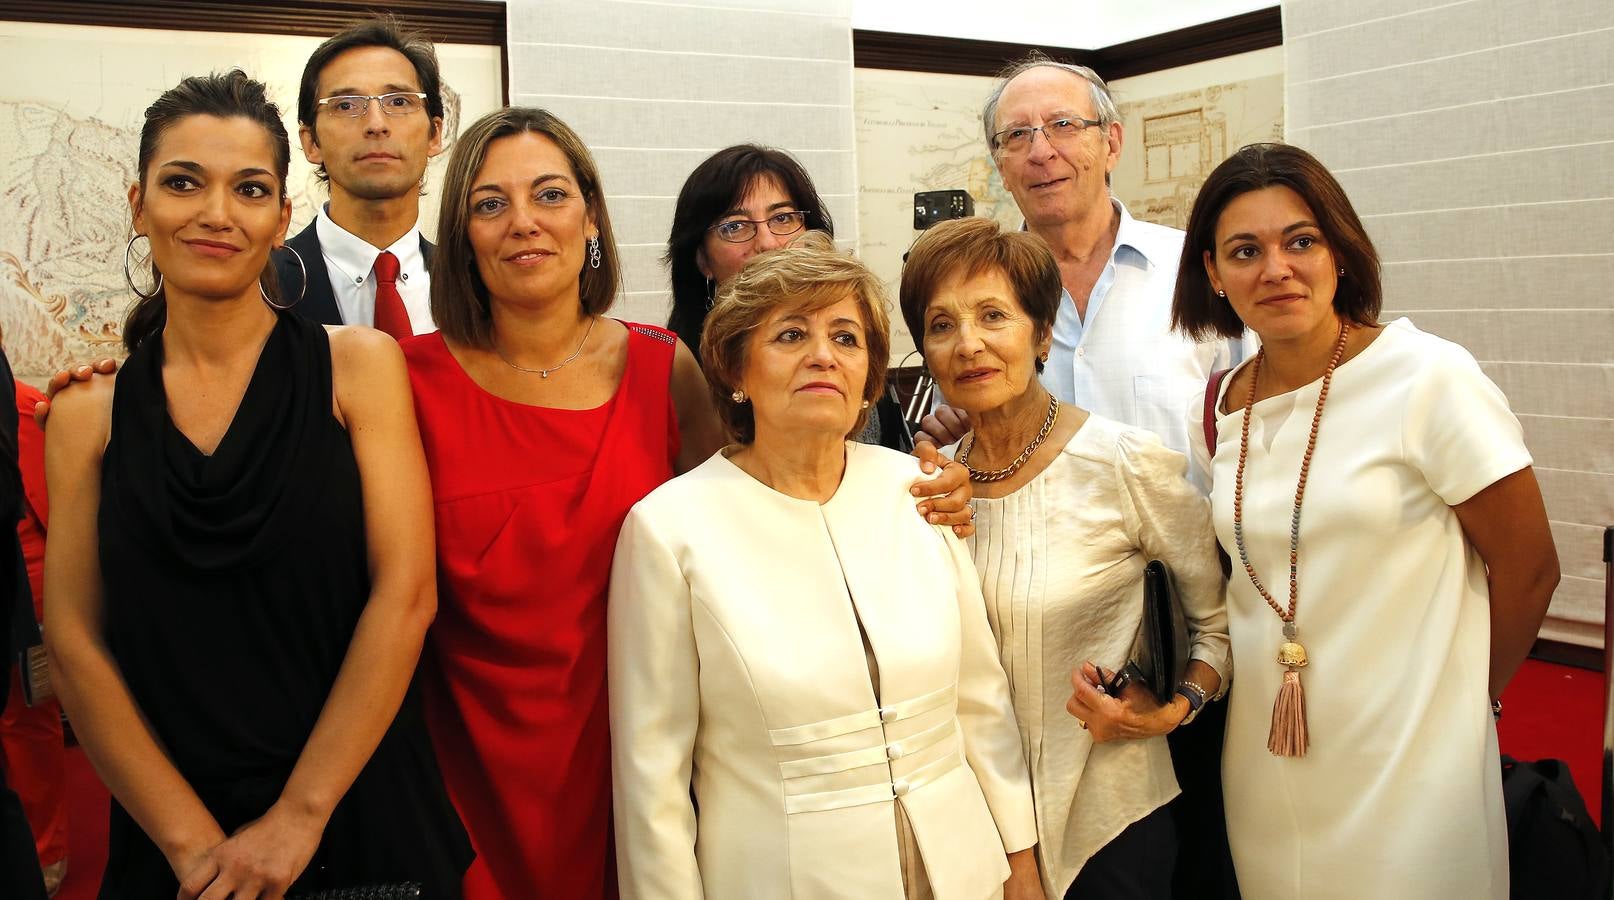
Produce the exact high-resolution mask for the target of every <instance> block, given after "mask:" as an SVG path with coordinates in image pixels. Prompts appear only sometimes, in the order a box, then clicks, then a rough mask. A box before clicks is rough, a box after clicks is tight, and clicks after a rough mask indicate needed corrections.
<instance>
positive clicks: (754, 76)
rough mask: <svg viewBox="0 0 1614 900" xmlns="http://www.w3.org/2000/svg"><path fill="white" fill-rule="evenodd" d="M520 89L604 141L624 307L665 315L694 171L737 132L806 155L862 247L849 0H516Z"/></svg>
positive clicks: (645, 317)
mask: <svg viewBox="0 0 1614 900" xmlns="http://www.w3.org/2000/svg"><path fill="white" fill-rule="evenodd" d="M508 10H509V38H508V42H509V64H510V102H511V104H513V105H517V106H542V107H545V108H548V109H550V110H552V111H553V112H554V113H555V114H556V115H558V116H560V117H561V118H562V119H564V120H565V121H566V123H567V124H568V125H571V126H572V127H573V128H574V129H576V130H577V132H578V134H579V135H581V136H582V138H583V141H584V143H586V144H588V146H589V148H590V149H591V150H592V151H593V153H594V157H595V160H596V162H597V163H598V164H599V167H600V174H601V178H602V180H603V181H604V183H605V191H606V195H607V196H608V198H609V199H610V208H611V223H612V226H613V228H614V229H615V231H616V239H617V245H618V247H619V248H620V250H621V252H622V274H623V285H622V290H623V294H622V296H621V299H619V300H618V301H617V304H616V306H615V307H614V308H613V310H612V314H613V315H615V316H618V317H621V318H625V319H630V320H635V321H642V322H650V323H654V324H658V325H660V324H665V323H666V321H667V313H668V311H669V310H670V308H671V307H670V303H671V294H670V293H669V290H668V282H667V269H666V267H665V266H664V265H662V263H661V256H662V254H663V253H664V252H666V248H667V233H668V230H669V228H670V226H671V224H672V212H673V206H674V203H675V201H676V200H677V198H678V191H679V189H680V188H681V187H682V186H683V183H684V179H685V178H687V177H688V176H689V173H690V171H691V170H693V169H694V168H695V166H696V165H698V164H699V163H700V162H701V161H702V160H704V159H705V158H706V157H708V156H710V155H711V154H712V153H714V152H715V151H717V150H721V149H722V148H724V147H727V146H730V145H732V144H738V143H743V142H748V141H749V142H756V143H761V144H767V145H770V146H775V147H782V148H784V149H786V150H789V151H790V152H791V153H793V154H795V155H796V157H797V158H798V159H800V160H801V162H802V164H803V165H804V166H806V167H807V170H808V172H809V173H810V174H811V175H812V178H813V183H814V185H815V186H816V187H817V188H818V190H819V195H820V196H821V197H823V199H824V201H825V204H826V205H828V206H829V207H830V213H831V215H832V216H833V217H834V220H835V232H836V238H837V240H839V241H842V242H844V243H845V245H846V246H856V241H857V205H856V204H857V197H856V195H855V193H854V192H855V190H856V188H855V172H856V169H855V163H854V160H853V149H852V142H853V138H852V32H851V24H850V18H849V17H850V15H851V12H850V6H849V0H657V2H654V3H647V2H641V0H509V3H508Z"/></svg>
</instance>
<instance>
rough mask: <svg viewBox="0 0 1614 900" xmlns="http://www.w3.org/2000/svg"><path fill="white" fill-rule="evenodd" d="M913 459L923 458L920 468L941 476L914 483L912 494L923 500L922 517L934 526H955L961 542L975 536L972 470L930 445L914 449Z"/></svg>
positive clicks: (920, 509) (920, 512) (919, 445)
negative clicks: (944, 455) (938, 471)
mask: <svg viewBox="0 0 1614 900" xmlns="http://www.w3.org/2000/svg"><path fill="white" fill-rule="evenodd" d="M913 455H914V456H916V457H918V458H919V467H920V468H921V469H922V470H924V471H925V472H935V471H937V469H940V470H941V471H940V474H938V475H937V476H936V477H935V478H924V479H920V480H918V481H915V482H914V483H913V487H911V488H909V491H910V492H912V493H913V495H914V496H915V497H923V498H924V499H923V500H921V501H920V503H919V514H920V515H921V516H924V517H925V521H926V522H929V523H930V524H932V525H951V526H953V533H954V534H956V535H958V536H959V537H961V538H966V537H969V536H970V535H972V534H974V533H975V509H974V507H972V506H970V498H971V497H973V496H974V489H973V488H972V487H971V485H970V475H969V469H966V468H965V467H964V465H963V464H962V463H958V462H954V461H953V460H950V459H946V458H944V457H943V456H942V455H941V453H939V452H938V451H937V450H936V446H935V445H934V444H930V443H920V444H917V445H915V446H914V448H913Z"/></svg>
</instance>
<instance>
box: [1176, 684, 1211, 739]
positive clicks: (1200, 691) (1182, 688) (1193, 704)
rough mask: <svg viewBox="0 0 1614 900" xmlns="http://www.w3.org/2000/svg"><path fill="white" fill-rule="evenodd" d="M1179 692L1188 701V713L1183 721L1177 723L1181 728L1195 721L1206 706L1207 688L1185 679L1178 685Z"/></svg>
mask: <svg viewBox="0 0 1614 900" xmlns="http://www.w3.org/2000/svg"><path fill="white" fill-rule="evenodd" d="M1177 694H1178V696H1180V697H1182V698H1183V699H1184V700H1187V701H1188V715H1186V716H1183V717H1182V721H1180V722H1178V723H1177V726H1178V727H1179V728H1180V727H1182V726H1184V725H1187V724H1188V723H1189V722H1192V721H1194V717H1195V716H1197V715H1199V711H1200V710H1201V709H1202V708H1204V706H1205V696H1206V695H1205V689H1204V688H1202V687H1200V686H1199V685H1197V684H1194V683H1193V682H1192V681H1184V682H1182V683H1181V684H1179V685H1177Z"/></svg>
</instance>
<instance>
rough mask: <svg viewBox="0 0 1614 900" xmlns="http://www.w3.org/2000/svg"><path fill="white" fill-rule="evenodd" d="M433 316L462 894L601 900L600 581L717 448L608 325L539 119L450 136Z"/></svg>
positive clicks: (443, 711)
mask: <svg viewBox="0 0 1614 900" xmlns="http://www.w3.org/2000/svg"><path fill="white" fill-rule="evenodd" d="M438 230H439V235H440V236H441V238H442V242H441V244H440V246H439V247H438V249H437V255H436V258H435V259H434V263H435V265H434V269H433V277H432V298H431V303H432V316H433V318H434V319H435V320H436V322H437V325H438V327H439V328H440V329H441V330H440V331H439V332H437V333H436V334H431V335H423V336H421V337H418V338H415V339H413V340H409V341H406V342H404V353H405V356H406V358H407V359H408V362H409V372H410V377H411V379H412V380H413V384H414V393H415V406H416V410H417V414H418V415H419V417H420V430H421V437H422V439H423V441H424V443H425V446H426V456H427V462H428V465H429V468H430V470H431V472H432V493H433V499H434V502H435V507H436V518H437V527H438V528H439V529H440V531H439V540H438V542H437V557H438V562H439V566H440V568H439V575H438V578H439V581H440V584H441V594H442V598H443V603H442V607H441V609H440V611H439V613H438V617H437V622H436V624H435V626H434V628H433V632H432V638H431V642H430V647H429V650H428V660H427V663H426V665H425V667H424V676H425V683H426V691H427V694H426V696H427V712H428V716H429V719H430V722H431V726H432V732H433V737H434V738H435V742H436V745H437V747H438V748H440V750H439V753H440V757H439V758H440V760H441V763H442V766H443V772H444V775H445V777H446V779H447V782H448V786H449V792H450V794H451V795H452V796H453V798H454V801H455V803H456V804H457V805H458V807H459V809H460V811H461V815H462V817H463V818H464V820H465V822H466V824H467V827H468V828H469V830H470V832H471V839H472V843H473V844H474V845H475V846H476V850H477V859H476V862H475V864H474V865H473V866H472V868H471V870H470V871H469V872H468V873H467V874H466V881H465V888H466V896H467V897H468V898H517V897H520V898H529V897H530V898H537V897H567V898H596V897H612V896H615V894H616V888H615V882H616V878H615V871H614V865H613V864H612V862H611V858H610V819H609V810H610V804H609V799H608V798H609V796H610V793H609V791H610V781H611V772H610V735H609V732H608V728H607V722H606V708H605V679H604V672H605V604H604V601H603V598H604V595H605V591H606V582H607V579H608V577H609V574H610V570H611V554H612V550H613V548H614V547H615V545H616V533H617V529H618V528H619V527H620V525H621V523H622V519H623V517H624V516H625V515H626V513H627V510H628V508H629V507H630V506H632V505H633V504H634V503H635V502H636V501H638V500H639V498H641V497H643V496H644V495H645V494H647V493H649V492H650V490H651V489H652V488H654V487H656V486H657V485H659V484H661V483H662V482H663V481H665V480H667V479H668V478H670V477H671V476H672V474H673V472H674V470H675V467H677V468H683V467H684V466H679V462H680V461H681V460H683V461H685V466H687V465H689V464H690V463H692V462H694V461H698V460H700V459H704V458H705V457H706V456H708V455H710V454H711V452H712V451H713V450H714V449H715V448H716V447H717V445H718V441H719V436H718V435H719V431H718V426H717V422H716V419H715V417H714V415H713V413H712V411H711V406H710V402H709V401H708V400H707V399H706V396H705V393H706V391H705V381H704V379H703V378H702V377H701V374H700V370H699V368H698V367H697V366H696V364H695V361H694V358H693V357H692V356H691V355H690V354H689V353H688V352H687V351H685V350H684V349H683V348H682V347H677V346H675V344H676V341H675V340H674V339H673V338H672V337H671V336H670V335H669V334H668V333H667V332H665V331H663V330H662V329H659V328H650V327H647V326H642V325H625V324H623V323H621V322H618V321H616V320H614V319H609V318H606V317H605V316H604V312H605V310H606V308H607V307H608V306H609V305H610V303H611V301H612V299H613V298H614V297H615V295H616V289H617V280H618V268H617V256H616V246H615V242H614V241H613V239H612V236H611V225H610V219H609V218H608V216H607V214H606V210H605V204H604V200H603V196H602V194H601V190H600V182H599V177H598V174H597V171H596V169H595V167H594V163H593V160H592V159H591V158H590V157H589V154H588V150H587V149H586V148H585V147H584V146H583V144H582V142H581V141H579V140H578V138H577V136H576V135H575V134H574V133H573V132H572V131H571V129H570V128H568V127H567V126H566V125H565V124H564V123H562V122H561V121H559V120H558V119H556V118H555V117H554V116H552V115H551V114H549V113H548V112H545V111H543V110H534V109H505V110H501V111H499V112H496V113H493V114H491V115H489V116H486V117H484V118H482V119H481V120H479V121H478V122H477V123H476V124H474V125H473V126H471V128H470V129H469V130H467V131H466V132H465V133H464V134H463V135H461V136H460V138H459V140H458V142H457V143H456V145H455V150H454V155H453V157H452V158H451V159H450V161H449V166H448V173H447V177H446V179H445V182H444V185H443V203H442V213H441V218H440V220H439V229H438Z"/></svg>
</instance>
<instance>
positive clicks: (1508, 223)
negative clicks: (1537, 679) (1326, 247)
mask: <svg viewBox="0 0 1614 900" xmlns="http://www.w3.org/2000/svg"><path fill="white" fill-rule="evenodd" d="M1283 30H1284V39H1285V50H1286V60H1287V63H1286V65H1287V70H1288V78H1289V80H1288V117H1289V138H1290V140H1292V141H1293V142H1294V143H1296V144H1299V145H1301V146H1304V147H1307V148H1309V149H1310V150H1312V151H1313V152H1315V153H1317V155H1318V156H1319V157H1321V158H1322V159H1323V161H1324V162H1325V163H1326V164H1327V165H1328V166H1329V167H1330V168H1331V169H1332V170H1333V171H1334V172H1335V174H1336V175H1338V176H1339V179H1340V181H1341V182H1342V183H1343V184H1344V186H1345V189H1346V191H1347V192H1349V194H1350V196H1351V199H1352V201H1353V202H1354V203H1355V204H1356V208H1357V210H1358V211H1359V212H1360V213H1361V214H1362V217H1363V219H1364V221H1365V222H1366V224H1367V227H1368V230H1369V231H1370V232H1371V233H1372V235H1373V239H1374V241H1375V242H1376V243H1377V245H1378V248H1379V252H1380V254H1381V255H1382V257H1383V259H1384V263H1385V266H1384V272H1385V290H1386V302H1385V305H1386V307H1387V309H1386V313H1385V315H1386V317H1394V316H1399V315H1407V316H1409V317H1411V318H1412V319H1413V321H1415V322H1416V323H1417V324H1418V325H1419V327H1421V328H1423V329H1425V330H1427V331H1432V332H1434V333H1436V334H1439V335H1441V336H1443V337H1446V338H1449V339H1451V340H1454V341H1457V342H1458V343H1460V344H1462V345H1464V346H1465V347H1467V348H1468V349H1469V350H1470V351H1472V352H1473V354H1474V355H1475V356H1476V357H1477V358H1478V359H1479V361H1480V364H1481V365H1482V366H1483V367H1484V368H1485V371H1486V372H1487V373H1488V374H1489V375H1490V376H1491V377H1492V378H1493V379H1495V380H1496V382H1497V384H1498V385H1500V386H1501V388H1502V389H1503V390H1504V391H1505V392H1506V393H1507V395H1508V399H1509V400H1510V401H1511V403H1512V405H1513V410H1514V412H1515V413H1517V414H1518V416H1519V419H1520V421H1521V422H1522V423H1523V424H1524V430H1525V439H1526V441H1527V443H1528V444H1529V447H1530V451H1531V453H1532V454H1533V455H1534V457H1535V463H1536V473H1537V476H1538V477H1539V479H1540V481H1541V486H1542V491H1543V493H1544V494H1545V496H1546V500H1547V512H1548V515H1549V517H1550V518H1551V519H1552V527H1553V534H1554V537H1555V538H1556V540H1557V544H1558V553H1559V556H1560V558H1561V560H1562V563H1563V571H1564V579H1563V583H1562V586H1561V587H1560V588H1559V590H1558V594H1557V596H1556V597H1555V599H1554V602H1553V607H1552V612H1551V614H1550V616H1549V618H1548V622H1547V625H1546V626H1545V628H1544V629H1543V632H1542V634H1543V636H1544V637H1549V638H1555V639H1559V640H1569V641H1573V642H1576V643H1582V644H1587V645H1600V644H1601V643H1602V632H1601V627H1600V626H1601V623H1602V621H1603V563H1602V561H1601V533H1602V526H1604V525H1607V524H1614V301H1611V299H1610V298H1611V296H1614V294H1611V291H1610V286H1611V285H1614V3H1610V2H1609V0H1554V2H1551V3H1539V2H1531V0H1465V2H1451V0H1361V2H1353V3H1338V2H1334V0H1284V3H1283Z"/></svg>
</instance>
